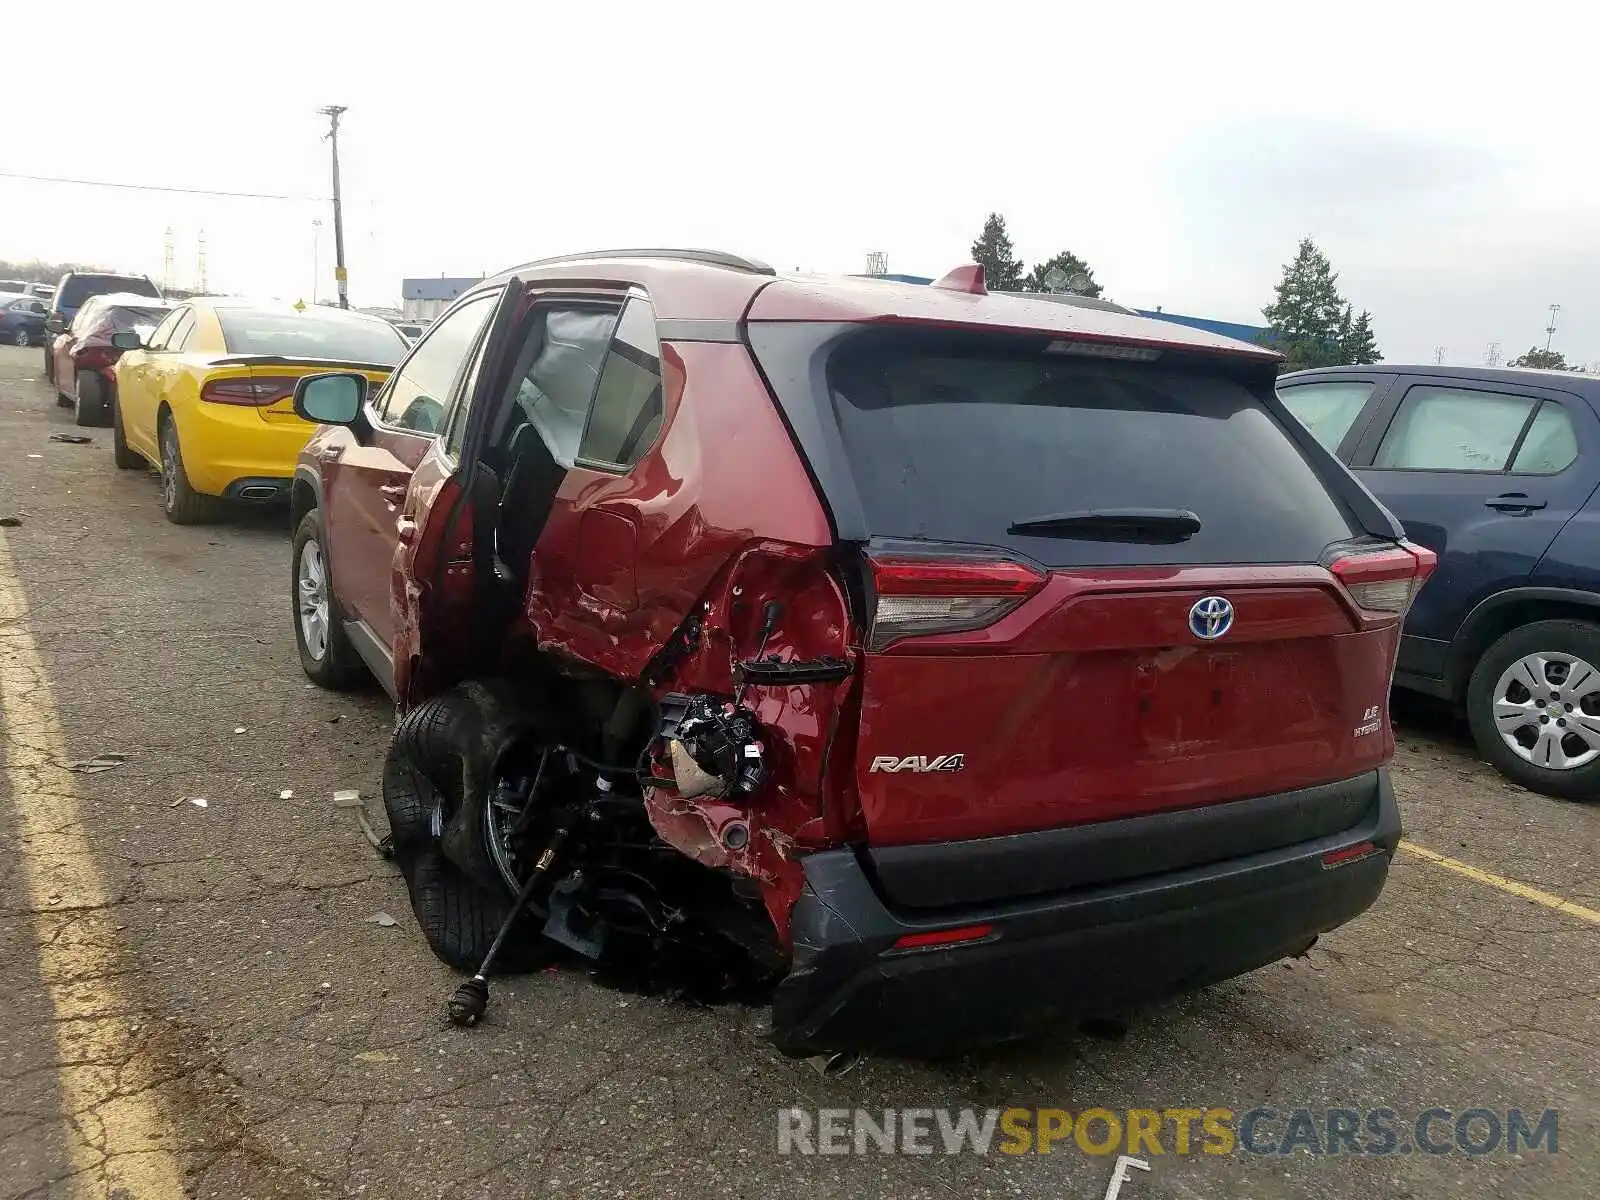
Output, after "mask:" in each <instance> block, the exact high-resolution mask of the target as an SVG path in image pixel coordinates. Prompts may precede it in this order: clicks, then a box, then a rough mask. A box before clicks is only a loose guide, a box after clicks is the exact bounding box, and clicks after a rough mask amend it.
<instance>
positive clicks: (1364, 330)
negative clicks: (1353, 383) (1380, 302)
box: [1339, 304, 1383, 367]
mask: <svg viewBox="0 0 1600 1200" xmlns="http://www.w3.org/2000/svg"><path fill="white" fill-rule="evenodd" d="M1344 312H1345V316H1344V322H1343V325H1344V328H1343V329H1341V330H1340V336H1339V361H1340V362H1342V363H1354V364H1355V365H1357V366H1362V367H1366V366H1371V365H1372V364H1373V363H1381V362H1382V361H1383V355H1382V354H1381V353H1379V351H1378V339H1377V337H1376V336H1374V334H1373V332H1372V314H1371V313H1369V312H1368V311H1367V310H1366V309H1362V310H1361V315H1360V316H1359V317H1357V318H1356V319H1355V320H1354V321H1351V320H1350V306H1349V305H1348V304H1347V305H1345V308H1344Z"/></svg>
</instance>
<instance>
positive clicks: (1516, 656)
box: [1467, 621, 1600, 800]
mask: <svg viewBox="0 0 1600 1200" xmlns="http://www.w3.org/2000/svg"><path fill="white" fill-rule="evenodd" d="M1467 722H1468V724H1469V725H1470V726H1471V727H1472V737H1473V740H1474V741H1475V742H1477V745H1478V751H1479V753H1481V754H1482V755H1483V756H1484V758H1486V759H1488V761H1489V762H1491V763H1493V764H1494V766H1495V767H1496V768H1497V769H1498V770H1499V771H1500V773H1501V774H1502V775H1504V776H1505V777H1506V778H1508V779H1510V780H1512V781H1513V782H1515V783H1519V784H1521V785H1522V786H1523V787H1525V788H1528V789H1530V790H1531V791H1535V792H1541V793H1543V794H1544V795H1546V796H1559V797H1561V798H1563V799H1568V800H1576V799H1582V798H1587V797H1591V796H1595V795H1600V626H1597V625H1594V624H1591V623H1590V622H1588V621H1535V622H1533V623H1532V624H1530V625H1523V626H1521V627H1519V628H1517V629H1513V630H1512V631H1511V632H1510V633H1508V634H1506V635H1505V636H1504V637H1502V638H1501V639H1500V640H1499V641H1497V642H1495V643H1494V645H1492V646H1490V647H1489V649H1488V650H1487V651H1486V652H1485V653H1484V655H1483V657H1482V658H1481V659H1479V660H1478V665H1477V666H1476V667H1475V668H1474V669H1473V672H1472V679H1471V681H1470V682H1469V683H1468V685H1467Z"/></svg>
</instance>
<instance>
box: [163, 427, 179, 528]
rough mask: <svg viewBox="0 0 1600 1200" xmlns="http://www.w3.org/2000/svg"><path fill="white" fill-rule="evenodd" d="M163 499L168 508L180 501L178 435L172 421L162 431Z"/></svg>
mask: <svg viewBox="0 0 1600 1200" xmlns="http://www.w3.org/2000/svg"><path fill="white" fill-rule="evenodd" d="M161 499H162V501H163V502H165V504H166V506H167V507H168V508H171V507H172V506H173V505H175V504H177V502H178V435H177V433H176V432H174V430H173V428H172V424H171V422H168V423H167V426H166V428H164V429H163V430H162V431H161Z"/></svg>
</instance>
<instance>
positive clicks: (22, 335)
mask: <svg viewBox="0 0 1600 1200" xmlns="http://www.w3.org/2000/svg"><path fill="white" fill-rule="evenodd" d="M12 344H13V345H17V346H26V345H27V344H28V335H27V333H26V331H24V330H21V329H19V330H17V334H16V337H14V338H13V339H12Z"/></svg>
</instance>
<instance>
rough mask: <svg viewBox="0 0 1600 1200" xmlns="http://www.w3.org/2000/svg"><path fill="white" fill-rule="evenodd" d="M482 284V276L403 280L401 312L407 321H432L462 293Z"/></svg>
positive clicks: (401, 283)
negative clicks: (476, 284) (474, 285)
mask: <svg viewBox="0 0 1600 1200" xmlns="http://www.w3.org/2000/svg"><path fill="white" fill-rule="evenodd" d="M481 282H483V276H481V275H472V276H466V277H462V278H453V277H450V276H445V275H441V276H439V277H438V278H437V279H433V278H429V279H402V280H401V281H400V304H401V311H402V312H403V313H404V314H405V316H406V319H407V320H410V321H431V320H432V319H433V318H434V317H437V316H438V315H439V314H440V313H442V312H443V311H444V310H445V309H447V308H449V307H450V304H451V302H452V301H453V300H454V299H455V298H456V297H457V296H459V295H461V293H462V292H464V291H466V290H467V289H468V288H470V287H471V286H472V285H473V284H475V283H481Z"/></svg>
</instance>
